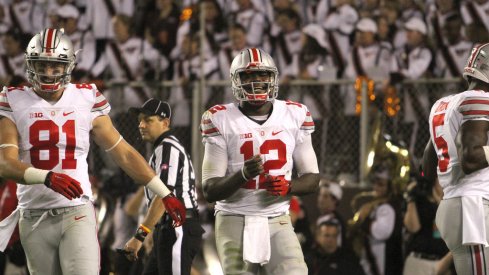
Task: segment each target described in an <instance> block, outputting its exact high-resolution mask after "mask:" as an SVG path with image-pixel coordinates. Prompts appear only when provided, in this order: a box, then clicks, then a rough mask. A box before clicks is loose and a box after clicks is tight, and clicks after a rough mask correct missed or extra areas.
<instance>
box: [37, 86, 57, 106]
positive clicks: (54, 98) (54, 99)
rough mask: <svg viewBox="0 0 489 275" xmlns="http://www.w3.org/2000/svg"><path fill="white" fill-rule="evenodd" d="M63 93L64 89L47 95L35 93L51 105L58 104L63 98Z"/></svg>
mask: <svg viewBox="0 0 489 275" xmlns="http://www.w3.org/2000/svg"><path fill="white" fill-rule="evenodd" d="M63 92H64V88H63V89H61V90H59V91H57V92H54V93H46V92H37V91H35V93H36V94H37V95H38V96H39V97H41V98H42V99H44V100H46V101H48V102H50V103H56V102H58V100H59V99H60V98H61V97H62V96H63Z"/></svg>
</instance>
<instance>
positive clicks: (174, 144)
mask: <svg viewBox="0 0 489 275" xmlns="http://www.w3.org/2000/svg"><path fill="white" fill-rule="evenodd" d="M129 112H131V113H133V114H136V115H137V116H138V121H139V132H140V133H141V137H142V139H143V140H144V141H146V142H151V143H152V144H153V147H154V149H153V155H152V156H151V158H150V160H149V164H150V165H151V167H152V168H153V169H154V170H155V171H156V173H157V174H159V176H160V178H161V180H162V181H163V182H164V183H165V184H166V186H168V188H169V189H170V190H171V191H172V192H173V193H174V194H175V196H176V197H177V198H178V199H180V200H181V201H182V202H183V203H184V204H185V207H186V208H187V211H186V222H185V223H184V224H183V226H181V227H176V228H175V227H173V224H172V219H171V217H170V216H169V215H167V214H166V213H165V214H164V215H163V213H164V211H165V208H164V205H163V203H162V201H161V200H153V197H154V194H152V192H151V191H150V190H148V189H145V194H146V199H147V202H148V207H149V209H148V212H147V213H146V216H145V217H144V220H143V223H142V224H140V225H139V227H138V228H137V230H136V233H135V235H134V237H133V238H131V239H130V240H129V241H128V242H127V243H126V246H125V247H124V249H125V250H126V253H127V257H128V258H129V259H130V260H133V261H134V260H136V259H137V257H138V251H139V249H140V248H141V246H142V244H143V241H144V239H145V237H146V236H147V234H148V233H150V232H152V231H153V240H154V245H153V250H152V251H151V254H150V255H149V259H148V261H147V263H146V265H145V267H144V272H143V274H145V275H149V274H155V275H156V274H159V275H163V274H165V275H170V274H173V275H180V274H184V275H190V270H191V267H192V260H193V258H194V257H195V255H196V254H197V253H198V252H199V250H200V243H201V241H202V234H203V233H204V230H203V229H202V227H201V225H200V222H199V216H198V209H197V201H196V199H197V198H196V195H197V193H196V190H195V174H194V169H193V166H192V162H191V160H190V157H189V155H188V154H187V152H186V150H185V148H183V146H182V145H181V144H180V142H179V141H178V139H177V138H175V136H173V135H172V134H171V131H170V117H171V109H170V105H168V103H166V102H162V101H159V100H157V99H154V98H151V99H149V100H148V101H146V102H145V103H144V104H143V105H142V106H141V108H130V109H129ZM162 215H163V217H162ZM160 217H161V219H160Z"/></svg>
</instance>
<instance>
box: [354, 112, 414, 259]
mask: <svg viewBox="0 0 489 275" xmlns="http://www.w3.org/2000/svg"><path fill="white" fill-rule="evenodd" d="M370 125H372V128H371V131H370V135H369V137H370V140H369V141H368V151H367V160H366V161H365V162H364V163H366V167H364V168H363V169H364V172H365V174H366V175H367V179H369V180H368V181H369V182H370V183H372V181H374V180H376V178H378V177H382V178H384V179H388V181H389V189H390V190H389V196H382V197H379V196H376V194H375V192H374V191H364V192H360V193H358V194H356V195H355V196H354V197H353V199H352V200H351V201H350V207H351V209H352V211H353V213H354V215H353V218H352V219H350V220H349V221H348V230H347V231H348V238H349V240H350V241H351V244H352V247H353V249H354V251H355V252H357V253H360V252H361V251H362V250H363V247H364V244H365V242H364V240H365V238H366V234H368V228H369V225H370V222H371V218H370V216H371V213H372V211H373V210H374V209H375V208H377V206H379V205H381V204H384V203H386V202H387V201H389V199H391V198H392V196H396V195H397V194H400V193H401V190H403V189H404V187H405V185H406V184H407V183H408V182H409V177H410V175H409V172H410V160H409V153H408V150H407V148H406V146H405V145H403V144H402V143H396V142H395V141H394V140H393V139H392V138H391V137H390V136H389V135H387V134H384V130H383V125H384V116H383V114H382V113H381V112H378V113H377V114H376V115H375V116H374V118H373V122H372V123H371V124H370Z"/></svg>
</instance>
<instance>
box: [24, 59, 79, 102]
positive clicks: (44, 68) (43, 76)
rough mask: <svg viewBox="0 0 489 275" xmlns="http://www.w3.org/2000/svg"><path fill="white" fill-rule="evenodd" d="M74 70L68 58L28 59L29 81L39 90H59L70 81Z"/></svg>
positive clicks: (49, 91) (50, 91) (48, 91)
mask: <svg viewBox="0 0 489 275" xmlns="http://www.w3.org/2000/svg"><path fill="white" fill-rule="evenodd" d="M72 67H74V66H72ZM72 70H73V68H70V63H69V62H68V60H59V59H57V60H50V59H46V58H37V59H36V58H32V57H31V58H28V60H27V74H28V76H29V82H30V83H31V84H32V85H33V86H34V89H35V90H36V91H39V92H44V93H54V92H57V91H59V90H60V89H61V88H63V87H64V86H65V85H66V84H68V83H69V82H70V80H71V71H72Z"/></svg>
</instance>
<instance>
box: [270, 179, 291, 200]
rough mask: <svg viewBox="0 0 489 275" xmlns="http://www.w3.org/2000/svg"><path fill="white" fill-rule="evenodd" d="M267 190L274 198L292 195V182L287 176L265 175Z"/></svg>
mask: <svg viewBox="0 0 489 275" xmlns="http://www.w3.org/2000/svg"><path fill="white" fill-rule="evenodd" d="M265 179H266V180H265V188H266V189H267V191H268V193H270V194H271V195H273V196H282V197H284V196H286V195H287V194H289V193H290V181H288V180H286V179H285V176H270V175H265Z"/></svg>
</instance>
